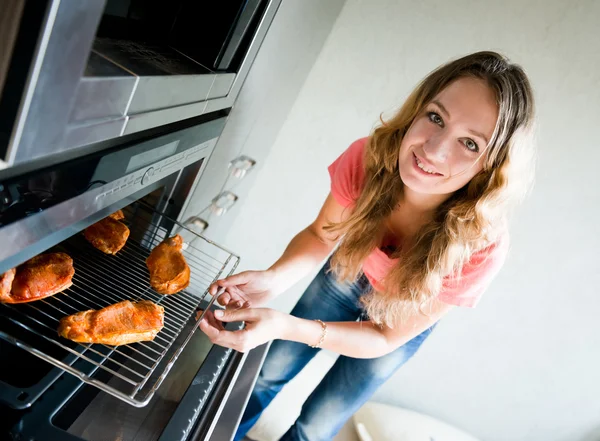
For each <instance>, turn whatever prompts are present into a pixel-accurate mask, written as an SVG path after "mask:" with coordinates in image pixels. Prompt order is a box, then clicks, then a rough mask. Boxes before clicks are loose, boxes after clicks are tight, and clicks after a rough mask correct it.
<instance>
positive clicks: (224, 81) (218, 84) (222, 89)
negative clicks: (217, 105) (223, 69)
mask: <svg viewBox="0 0 600 441" xmlns="http://www.w3.org/2000/svg"><path fill="white" fill-rule="evenodd" d="M235 77H236V75H235V74H232V73H222V74H217V75H216V76H215V81H214V82H213V85H212V87H211V88H210V92H209V93H208V97H207V99H209V100H212V99H215V98H221V97H224V96H227V94H228V93H229V91H230V90H231V86H232V85H233V82H234V81H235Z"/></svg>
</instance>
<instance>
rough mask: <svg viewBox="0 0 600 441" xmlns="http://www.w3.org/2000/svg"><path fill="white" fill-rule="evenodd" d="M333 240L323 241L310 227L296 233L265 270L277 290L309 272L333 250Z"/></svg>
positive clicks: (284, 288) (284, 287) (282, 288)
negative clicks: (270, 275) (275, 260)
mask: <svg viewBox="0 0 600 441" xmlns="http://www.w3.org/2000/svg"><path fill="white" fill-rule="evenodd" d="M334 246H335V242H328V241H324V240H323V239H322V238H320V237H319V236H318V235H317V234H316V233H315V232H314V231H313V229H312V228H311V227H308V228H305V229H304V230H302V231H301V232H300V233H298V234H297V235H296V236H295V237H294V238H293V239H292V240H291V242H290V243H289V245H288V246H287V248H286V249H285V251H284V253H283V254H282V256H281V257H280V258H279V259H278V260H277V262H275V263H274V264H273V265H272V266H271V267H270V268H269V269H268V270H267V271H269V272H270V273H272V276H273V278H274V285H275V286H277V291H278V292H279V293H280V292H283V291H285V290H287V289H288V288H289V287H290V286H292V285H293V284H295V283H296V282H297V281H299V280H300V279H301V278H302V277H304V276H306V275H307V274H308V273H310V272H311V271H312V270H313V269H314V268H315V267H316V266H317V265H318V264H319V263H321V262H322V261H323V259H325V258H326V257H327V255H328V254H329V253H330V252H331V251H332V250H333V248H334Z"/></svg>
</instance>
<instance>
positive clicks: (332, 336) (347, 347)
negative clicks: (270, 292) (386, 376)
mask: <svg viewBox="0 0 600 441" xmlns="http://www.w3.org/2000/svg"><path fill="white" fill-rule="evenodd" d="M452 308H453V306H452V305H447V304H445V303H442V302H439V301H437V300H435V301H433V302H432V303H431V305H430V307H429V308H427V310H426V311H424V313H417V312H415V313H414V314H413V315H412V316H410V317H409V318H407V320H406V321H405V323H402V324H399V325H396V326H395V327H394V328H389V327H387V326H382V327H380V326H377V325H376V324H374V323H373V322H370V321H364V322H326V325H327V336H326V337H325V340H324V341H323V344H322V345H321V347H322V348H323V349H327V350H330V351H332V352H336V353H338V354H341V355H346V356H348V357H353V358H376V357H381V356H383V355H386V354H389V353H390V352H392V351H394V350H395V349H397V348H399V347H400V346H402V345H403V344H405V343H407V342H408V341H410V340H412V339H413V338H414V337H416V336H417V335H419V334H421V333H422V332H423V331H425V330H426V329H428V328H430V327H431V326H433V325H434V324H435V323H436V322H437V321H438V320H439V319H440V318H441V317H442V316H443V315H445V314H447V313H448V311H450V310H451V309H452ZM425 313H426V314H427V315H425ZM284 321H285V322H286V324H287V326H284V327H283V328H282V330H281V337H279V338H281V339H284V340H291V341H296V342H299V343H305V344H308V345H315V344H317V343H318V342H319V339H320V338H321V335H322V331H323V329H322V327H321V324H320V323H319V322H316V321H314V320H305V319H300V318H297V317H293V316H289V318H287V319H285V320H284Z"/></svg>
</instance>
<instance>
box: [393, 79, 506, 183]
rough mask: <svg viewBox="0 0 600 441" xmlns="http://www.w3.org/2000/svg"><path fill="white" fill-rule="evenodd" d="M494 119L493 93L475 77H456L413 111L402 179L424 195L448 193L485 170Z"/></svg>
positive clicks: (402, 152) (403, 154) (401, 155)
mask: <svg viewBox="0 0 600 441" xmlns="http://www.w3.org/2000/svg"><path fill="white" fill-rule="evenodd" d="M497 118H498V105H497V104H496V97H495V95H494V92H493V91H492V89H490V87H489V86H488V85H487V84H486V83H485V82H484V81H483V80H480V79H477V78H468V77H467V78H460V79H458V80H456V81H454V82H452V83H451V84H450V85H448V86H447V87H446V88H445V89H443V90H442V91H441V92H440V93H439V94H438V95H437V96H436V97H435V98H434V99H433V100H432V101H431V102H430V103H428V104H427V105H426V106H425V107H424V108H423V110H422V112H421V113H420V114H419V115H417V116H416V117H415V119H414V121H413V123H412V124H411V126H410V128H409V129H408V131H407V132H406V134H405V135H404V137H403V139H402V143H401V144H400V153H399V157H398V165H399V171H400V177H401V178H402V182H403V183H404V185H405V186H406V187H408V189H410V190H412V191H413V192H415V193H418V194H422V195H450V194H452V193H454V192H455V191H456V190H458V189H460V188H462V187H463V186H465V185H466V184H467V183H468V182H469V181H470V180H471V179H472V178H473V177H474V176H475V175H476V174H478V173H479V172H480V171H481V170H482V169H483V161H484V157H485V150H486V148H487V145H488V143H489V140H490V139H491V137H492V134H493V133H494V128H495V126H496V120H497Z"/></svg>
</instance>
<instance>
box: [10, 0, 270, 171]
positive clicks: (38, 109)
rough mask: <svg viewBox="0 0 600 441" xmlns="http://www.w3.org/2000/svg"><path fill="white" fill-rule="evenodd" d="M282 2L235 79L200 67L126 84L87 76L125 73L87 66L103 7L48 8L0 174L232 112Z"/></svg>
mask: <svg viewBox="0 0 600 441" xmlns="http://www.w3.org/2000/svg"><path fill="white" fill-rule="evenodd" d="M280 2H281V0H271V1H270V2H269V4H268V5H267V8H266V11H265V13H264V15H263V17H262V18H261V21H260V23H259V26H258V29H257V32H256V34H255V35H254V37H253V39H252V42H251V45H250V47H249V49H248V51H247V53H246V54H245V56H244V58H243V61H242V63H241V66H240V68H239V70H238V72H236V73H235V74H234V73H212V72H210V71H208V70H206V69H205V68H203V67H202V66H200V67H199V69H200V71H199V72H198V73H199V74H193V75H189V76H187V75H186V76H172V77H169V76H158V77H150V76H143V75H141V76H137V77H136V76H135V75H133V76H134V77H135V79H134V80H133V81H137V83H132V78H127V79H124V78H120V77H119V76H118V75H116V76H115V75H112V74H110V76H109V78H98V77H90V76H89V75H96V74H98V75H100V73H101V75H106V72H112V70H113V69H114V70H115V71H117V72H118V71H121V70H123V69H121V68H120V67H119V65H118V64H114V63H113V66H108V67H107V66H102V63H99V64H98V65H96V63H92V64H94V66H91V67H90V66H88V65H86V62H87V59H88V57H91V58H90V59H91V60H92V61H93V60H94V59H96V58H98V57H100V58H101V56H100V55H98V54H97V53H96V52H92V43H93V41H94V37H95V31H96V28H97V25H98V23H99V22H100V19H101V16H102V13H103V9H104V4H105V1H104V0H86V1H83V2H82V1H79V0H53V1H52V2H51V3H50V7H49V9H48V14H47V18H46V22H45V25H44V29H43V32H42V34H41V36H40V41H39V45H38V48H37V51H36V55H35V62H34V64H33V68H32V69H31V72H30V74H29V79H28V82H27V86H26V92H25V94H24V96H23V99H22V103H21V106H20V110H19V115H18V118H17V122H16V124H15V126H14V128H13V133H12V136H11V140H10V144H9V148H8V151H7V156H6V158H0V168H2V167H6V166H10V165H13V164H17V163H19V164H20V163H24V162H28V161H30V160H32V159H38V158H44V157H47V156H51V155H56V154H59V153H63V152H66V151H74V150H75V149H77V148H81V147H84V146H86V145H89V144H91V143H95V142H99V141H103V140H106V139H110V138H114V137H117V136H121V135H124V134H130V133H134V132H139V131H142V130H145V129H149V128H153V127H158V126H161V125H165V124H169V123H173V122H176V121H181V120H184V119H188V118H192V117H195V116H199V115H202V114H204V113H207V112H214V111H216V110H221V109H227V108H230V107H232V106H233V103H234V102H235V99H236V97H237V95H238V93H239V91H240V88H241V86H242V84H243V82H244V79H245V78H246V76H247V74H248V72H249V70H250V67H251V65H252V62H253V60H254V58H255V56H256V54H257V52H258V50H259V47H260V45H261V43H262V41H263V39H264V37H265V35H266V32H267V30H268V28H269V26H270V23H271V21H272V20H273V17H274V16H275V13H276V11H277V8H278V7H279V4H280ZM75 29H76V31H77V32H76V33H75V32H74V30H75ZM104 61H107V62H108V63H109V64H110V61H109V60H104ZM107 68H108V70H106V69H107ZM86 69H87V71H86ZM202 69H204V70H205V72H202ZM84 72H85V73H86V75H88V76H87V77H84V76H83V75H84ZM202 73H204V74H202ZM92 78H93V79H92ZM109 89H110V90H109ZM119 128H120V132H119V133H117V129H119ZM40 139H43V140H44V142H43V143H40V142H39V140H40Z"/></svg>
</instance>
